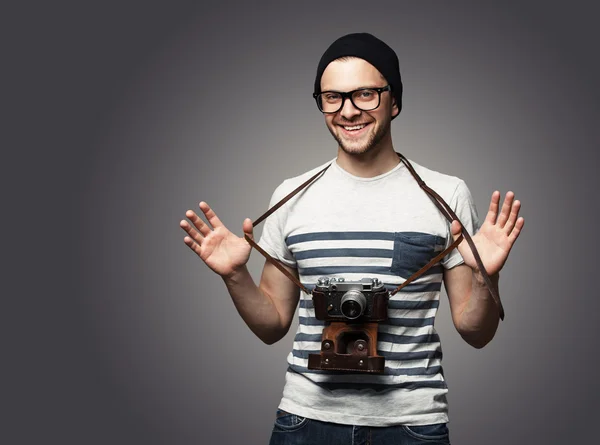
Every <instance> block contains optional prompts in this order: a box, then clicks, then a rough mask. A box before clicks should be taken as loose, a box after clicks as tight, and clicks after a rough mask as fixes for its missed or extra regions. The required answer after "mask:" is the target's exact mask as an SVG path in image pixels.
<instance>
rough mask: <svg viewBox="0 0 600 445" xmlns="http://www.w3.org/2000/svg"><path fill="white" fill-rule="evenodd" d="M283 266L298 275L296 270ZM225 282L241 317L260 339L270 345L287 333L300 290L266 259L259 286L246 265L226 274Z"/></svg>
mask: <svg viewBox="0 0 600 445" xmlns="http://www.w3.org/2000/svg"><path fill="white" fill-rule="evenodd" d="M283 267H285V268H286V269H287V270H288V271H289V272H290V273H292V274H294V275H296V277H297V276H298V274H297V270H296V269H291V268H289V267H287V266H285V265H284V266H283ZM223 281H225V285H226V286H227V290H228V291H229V295H231V299H232V300H233V304H234V305H235V307H236V309H237V310H238V312H239V314H240V315H241V317H242V319H243V320H244V321H245V322H246V324H247V325H248V327H249V328H250V330H251V331H252V332H254V334H256V336H257V337H258V338H260V339H261V340H262V341H263V342H265V343H266V344H268V345H270V344H273V343H276V342H277V341H279V340H281V339H282V338H283V337H284V336H285V334H287V332H288V330H289V329H290V325H291V324H292V320H293V318H294V313H295V312H296V306H297V305H298V299H299V297H300V292H299V289H298V288H297V287H296V285H295V284H294V283H292V282H291V281H290V280H289V279H288V278H287V277H286V276H285V275H283V274H282V273H281V272H280V271H279V270H278V269H277V268H276V267H275V266H273V265H272V264H271V263H270V262H268V261H265V265H264V268H263V271H262V276H261V279H260V284H259V286H258V287H257V286H256V284H254V280H253V279H252V277H251V276H250V273H249V272H248V269H247V268H246V266H243V267H242V268H240V270H238V271H236V272H234V273H233V274H231V275H229V276H226V277H223Z"/></svg>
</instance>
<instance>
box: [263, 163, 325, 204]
mask: <svg viewBox="0 0 600 445" xmlns="http://www.w3.org/2000/svg"><path fill="white" fill-rule="evenodd" d="M334 160H335V159H332V160H330V161H327V162H325V163H324V164H321V165H319V166H317V167H315V168H313V169H311V170H309V171H307V172H305V173H302V174H301V175H298V176H294V177H292V178H288V179H285V180H284V181H283V182H282V183H281V184H279V185H278V186H277V188H276V189H275V191H274V192H273V200H280V199H283V198H284V197H285V196H287V195H288V194H289V193H291V192H292V191H293V190H295V189H296V188H297V187H299V186H300V185H301V184H303V183H305V182H306V181H308V180H309V179H310V178H311V177H313V176H314V175H316V174H317V173H318V172H320V171H321V170H323V169H324V168H325V167H327V166H328V165H330V164H331V163H332V162H333V161H334Z"/></svg>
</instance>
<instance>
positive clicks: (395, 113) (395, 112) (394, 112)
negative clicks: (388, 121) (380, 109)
mask: <svg viewBox="0 0 600 445" xmlns="http://www.w3.org/2000/svg"><path fill="white" fill-rule="evenodd" d="M399 114H400V109H399V108H398V104H397V103H396V98H395V97H394V98H393V99H392V118H394V117H396V116H398V115H399Z"/></svg>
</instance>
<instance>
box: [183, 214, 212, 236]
mask: <svg viewBox="0 0 600 445" xmlns="http://www.w3.org/2000/svg"><path fill="white" fill-rule="evenodd" d="M185 216H187V217H188V218H189V219H190V221H191V222H192V224H194V226H195V227H196V228H197V229H198V230H199V231H200V233H201V234H202V236H208V234H209V233H210V232H211V229H210V227H208V226H207V225H206V224H205V223H204V221H202V218H200V217H199V216H198V215H196V212H193V211H192V210H188V211H187V212H185Z"/></svg>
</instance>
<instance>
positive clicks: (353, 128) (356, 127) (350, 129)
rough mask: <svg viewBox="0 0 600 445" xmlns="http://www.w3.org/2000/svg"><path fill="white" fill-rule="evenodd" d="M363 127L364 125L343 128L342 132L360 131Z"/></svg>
mask: <svg viewBox="0 0 600 445" xmlns="http://www.w3.org/2000/svg"><path fill="white" fill-rule="evenodd" d="M365 126H366V124H362V125H355V126H354V127H344V130H348V131H352V130H360V129H361V128H364V127H365Z"/></svg>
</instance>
